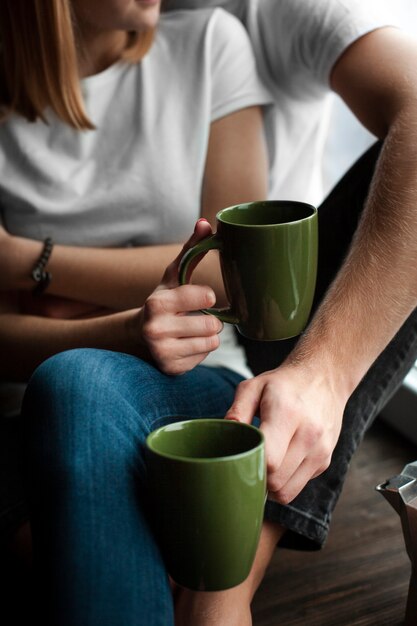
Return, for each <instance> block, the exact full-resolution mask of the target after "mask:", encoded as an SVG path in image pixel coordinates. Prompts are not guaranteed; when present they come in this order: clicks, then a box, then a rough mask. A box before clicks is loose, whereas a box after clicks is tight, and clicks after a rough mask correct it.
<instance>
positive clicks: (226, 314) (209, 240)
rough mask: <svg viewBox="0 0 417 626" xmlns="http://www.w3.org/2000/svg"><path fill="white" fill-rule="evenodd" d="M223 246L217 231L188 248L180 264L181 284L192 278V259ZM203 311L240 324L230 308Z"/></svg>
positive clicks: (222, 319)
mask: <svg viewBox="0 0 417 626" xmlns="http://www.w3.org/2000/svg"><path fill="white" fill-rule="evenodd" d="M222 247H223V244H222V241H221V240H220V238H219V237H218V236H217V233H216V234H214V235H209V236H208V237H206V238H205V239H202V240H201V241H199V242H198V243H197V244H196V245H195V246H193V247H192V248H190V249H189V250H187V252H186V253H185V254H184V256H183V257H182V259H181V261H180V265H179V269H178V282H179V284H180V285H186V284H187V283H188V280H189V279H190V278H191V273H192V271H191V273H190V275H189V276H188V280H187V275H188V270H189V267H190V264H191V261H192V260H193V259H195V258H196V257H199V256H201V255H202V254H204V253H205V252H208V251H209V250H221V249H222ZM197 263H198V261H197ZM193 269H194V268H193ZM201 312H202V313H205V314H206V315H214V316H215V317H217V318H218V319H219V320H220V321H221V322H226V323H227V324H239V319H238V318H237V316H236V315H235V314H234V313H233V312H232V310H231V309H230V308H225V309H215V308H209V309H201Z"/></svg>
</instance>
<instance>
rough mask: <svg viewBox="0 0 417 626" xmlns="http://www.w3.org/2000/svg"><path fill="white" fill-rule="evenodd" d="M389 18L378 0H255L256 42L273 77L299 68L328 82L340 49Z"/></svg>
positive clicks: (319, 81)
mask: <svg viewBox="0 0 417 626" xmlns="http://www.w3.org/2000/svg"><path fill="white" fill-rule="evenodd" d="M391 21H392V17H391V16H390V15H389V12H387V11H386V10H385V9H384V8H383V7H382V3H381V2H380V0H320V2H317V0H280V2H277V1H276V0H261V1H259V2H258V4H257V14H256V21H255V23H256V30H257V42H258V43H257V47H258V48H261V49H262V50H261V56H263V57H264V58H265V59H266V61H267V64H269V65H268V66H269V69H270V70H271V69H272V72H273V73H274V75H275V78H276V79H277V78H278V77H282V76H284V75H286V76H288V72H292V73H293V75H294V74H296V73H301V74H304V75H309V76H310V77H311V78H313V77H314V80H315V81H317V82H318V83H319V84H321V85H322V86H328V78H329V73H330V70H331V68H332V66H333V64H334V63H335V61H336V60H337V58H338V57H339V56H340V54H341V53H342V52H343V51H344V50H345V49H346V48H347V47H348V46H349V45H350V44H351V43H353V42H354V41H355V40H356V39H358V38H359V37H361V36H362V35H364V34H366V33H367V32H370V31H372V30H374V29H376V28H379V27H381V26H385V25H388V24H389V23H390V22H391ZM288 80H290V79H289V78H288Z"/></svg>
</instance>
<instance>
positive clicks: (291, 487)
mask: <svg viewBox="0 0 417 626" xmlns="http://www.w3.org/2000/svg"><path fill="white" fill-rule="evenodd" d="M346 401H347V398H342V397H340V395H339V394H337V393H336V392H335V391H334V390H333V389H332V387H331V383H330V381H329V380H328V379H326V378H325V377H324V376H322V375H320V373H319V371H318V370H317V371H314V370H312V369H311V368H310V367H307V366H306V365H303V364H300V363H297V364H283V365H282V366H281V367H279V368H278V369H276V370H272V371H270V372H265V373H264V374H261V375H259V376H256V377H255V378H253V379H249V380H246V381H244V382H242V383H241V384H240V385H239V387H238V389H237V392H236V396H235V400H234V402H233V404H232V406H231V407H230V409H229V411H228V413H227V415H226V418H227V419H236V420H238V421H240V422H245V423H248V424H249V423H251V421H252V418H253V416H254V415H258V416H259V417H260V419H261V426H260V429H261V431H262V432H263V434H264V435H265V444H266V457H267V485H268V491H269V494H270V496H272V497H273V498H274V499H275V500H277V501H278V502H281V503H283V504H287V503H288V502H291V500H293V499H294V498H295V497H296V496H297V495H298V494H299V492H300V491H301V490H302V489H303V487H304V486H305V485H306V483H307V482H308V481H309V480H310V479H311V478H314V477H316V476H318V475H319V474H321V473H322V472H323V471H324V470H325V469H327V467H328V466H329V464H330V460H331V456H332V452H333V449H334V447H335V445H336V442H337V439H338V437H339V433H340V429H341V424H342V417H343V410H344V406H345V403H346Z"/></svg>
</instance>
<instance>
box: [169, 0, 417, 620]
mask: <svg viewBox="0 0 417 626" xmlns="http://www.w3.org/2000/svg"><path fill="white" fill-rule="evenodd" d="M378 4H380V3H374V2H371V1H368V2H358V1H356V0H338V1H335V0H321V1H320V2H315V1H314V0H280V1H278V0H222V1H221V0H217V1H216V0H212V1H209V2H207V1H203V0H202V1H201V2H198V1H196V0H190V1H187V0H175V2H172V3H171V4H170V5H169V8H175V9H177V8H193V7H199V8H202V7H208V6H222V7H223V8H225V9H227V10H229V11H231V12H232V13H234V14H235V15H236V16H237V17H239V18H240V19H241V20H242V21H243V23H244V24H245V26H246V28H247V30H248V33H249V36H250V38H251V40H252V44H253V47H254V50H255V54H256V57H257V63H258V70H259V74H260V76H261V77H262V79H263V81H264V82H265V84H266V85H267V86H268V88H269V90H270V91H271V92H272V94H273V95H274V97H275V101H276V106H275V109H274V111H273V112H272V113H270V114H268V116H267V117H266V120H265V130H266V138H267V143H268V148H269V154H270V159H271V185H270V197H271V198H272V197H274V198H280V199H283V198H285V199H297V200H304V201H309V202H315V201H316V200H317V198H318V196H319V193H320V192H319V188H318V170H319V168H320V166H321V152H322V147H323V128H322V120H323V119H324V118H323V113H324V111H325V108H326V102H327V95H328V93H329V92H330V90H333V91H334V92H336V93H337V94H338V95H339V96H341V98H342V99H343V100H344V101H345V103H346V104H347V105H348V106H349V108H350V109H351V110H352V112H353V113H354V114H355V115H356V117H357V118H358V119H359V121H360V122H361V123H362V124H363V125H364V126H365V127H366V128H367V129H368V130H369V131H371V132H372V133H373V134H374V135H375V136H376V138H378V139H380V140H382V141H381V142H380V143H379V144H377V145H375V146H374V147H373V148H372V149H371V150H370V151H369V152H368V153H367V154H366V155H365V156H364V157H363V158H362V160H361V161H360V162H359V163H358V164H357V165H356V166H355V167H354V168H353V169H352V171H351V172H349V173H348V175H347V176H346V178H345V179H344V181H342V183H341V184H339V186H338V187H337V188H336V189H335V190H334V191H333V193H332V194H331V195H330V197H329V198H328V199H327V200H326V201H325V202H324V203H323V205H322V206H321V207H320V208H319V216H320V217H319V219H320V259H319V278H318V285H317V296H316V306H317V308H316V310H315V314H314V316H313V318H312V320H311V323H310V325H309V327H308V329H307V331H306V332H305V333H304V335H303V336H302V337H301V338H300V339H299V341H298V342H286V343H285V345H284V346H283V345H282V344H274V345H273V346H266V347H265V346H262V345H259V344H258V345H254V344H253V343H252V342H245V343H246V347H247V352H248V357H249V362H250V364H251V365H252V368H253V370H254V372H255V373H259V372H261V371H264V370H265V369H268V368H270V367H271V366H272V367H274V369H270V370H269V371H264V373H260V374H258V375H257V376H255V378H253V379H250V380H248V381H245V382H243V383H241V385H240V386H239V388H238V391H237V394H236V397H235V401H234V403H233V405H232V406H231V407H230V410H229V412H228V415H227V417H228V418H233V419H238V420H240V421H242V422H247V423H249V422H251V420H252V418H253V416H254V415H255V414H256V413H258V414H259V415H260V417H261V429H262V430H263V432H264V434H265V438H266V447H267V464H268V489H269V499H268V503H267V509H268V513H269V518H270V519H273V520H274V521H275V522H276V524H270V525H267V530H266V531H265V532H264V533H263V536H262V540H261V546H260V550H259V552H258V555H257V560H256V563H255V566H254V569H253V572H252V575H251V577H250V579H249V580H248V581H247V583H246V591H245V590H243V594H245V593H246V597H249V600H250V599H251V597H252V596H253V593H254V591H255V590H256V587H257V585H258V584H259V581H260V579H261V577H262V574H263V571H264V569H265V567H266V565H267V563H268V561H269V559H270V556H271V554H272V553H273V549H274V546H275V543H276V541H277V540H278V541H280V544H281V545H287V546H292V547H296V548H299V549H300V548H301V549H303V548H304V549H315V548H318V547H320V546H321V545H322V543H323V542H324V540H325V538H326V535H327V531H328V526H329V522H330V517H331V512H332V510H333V507H334V505H335V503H336V500H337V497H338V495H339V493H340V490H341V487H342V484H343V480H344V477H345V473H346V471H347V468H348V465H349V461H350V458H351V455H352V454H353V452H354V450H355V448H356V446H357V445H358V443H359V442H360V440H361V438H362V435H363V433H364V432H365V430H366V428H367V427H368V426H369V424H370V423H371V421H372V420H373V418H374V417H375V416H376V415H377V414H378V413H379V411H380V410H381V408H382V406H383V405H384V404H385V403H386V401H387V400H388V399H389V398H390V397H391V395H392V394H393V393H394V391H395V390H396V389H397V388H398V386H399V385H400V384H401V381H402V379H403V377H404V376H405V375H406V373H407V372H408V370H409V368H410V367H411V365H412V363H413V362H414V361H415V359H416V358H417V312H416V310H415V307H416V305H417V209H416V193H417V190H416V180H417V147H416V146H417V79H416V76H415V67H416V65H417V44H416V43H415V42H414V41H412V40H411V39H410V38H408V37H407V36H405V35H404V34H403V33H401V32H400V31H399V30H397V29H396V28H394V27H392V26H390V20H389V18H387V17H386V16H384V15H382V11H381V8H380V6H378ZM368 191H369V194H368ZM362 209H363V210H362ZM276 365H279V366H278V367H276ZM288 505H289V506H288ZM239 593H242V589H240V590H239V589H236V593H235V595H234V596H233V594H231V593H229V594H228V595H226V594H224V595H223V596H222V595H221V594H218V597H217V598H214V597H213V609H212V614H213V615H215V613H216V610H217V611H218V615H222V616H224V615H226V614H227V609H226V608H225V607H226V605H230V607H232V604H233V601H234V603H235V606H236V603H237V600H238V599H239V601H240V600H241V598H242V596H241V595H239ZM204 606H205V610H206V614H207V601H206V600H205V601H204ZM220 607H221V608H220ZM235 612H236V609H235ZM232 613H233V610H232V608H231V609H230V614H232ZM222 619H223V621H222V622H221V623H222V624H226V621H224V617H223V618H222ZM233 619H236V618H230V621H229V622H227V623H228V624H229V623H230V624H234V623H236V624H237V623H239V621H236V622H235V621H233ZM237 619H239V618H237ZM195 623H197V622H195ZM199 623H200V622H199ZM201 623H202V624H203V623H204V624H206V623H207V624H209V623H210V624H211V623H212V622H210V621H209V620H208V621H204V620H203V621H201ZM213 623H215V621H213ZM240 623H243V621H241V622H240ZM244 623H247V622H246V621H245V622H244Z"/></svg>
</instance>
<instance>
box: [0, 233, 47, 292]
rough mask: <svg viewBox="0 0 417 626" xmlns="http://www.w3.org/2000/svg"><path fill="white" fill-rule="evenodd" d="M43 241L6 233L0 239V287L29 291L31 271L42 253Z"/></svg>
mask: <svg viewBox="0 0 417 626" xmlns="http://www.w3.org/2000/svg"><path fill="white" fill-rule="evenodd" d="M43 245H44V244H43V242H42V241H36V240H34V239H25V238H23V237H15V236H13V235H7V236H6V237H5V238H4V240H3V241H2V246H1V247H2V250H1V257H2V264H3V268H4V272H3V273H2V274H3V275H2V279H1V281H2V282H1V284H0V285H1V287H2V288H3V289H4V290H10V291H15V290H23V291H29V290H31V289H32V288H33V286H34V281H33V278H32V277H31V273H32V270H33V267H34V266H35V265H36V262H37V261H38V260H39V257H40V255H41V253H42V249H43Z"/></svg>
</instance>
